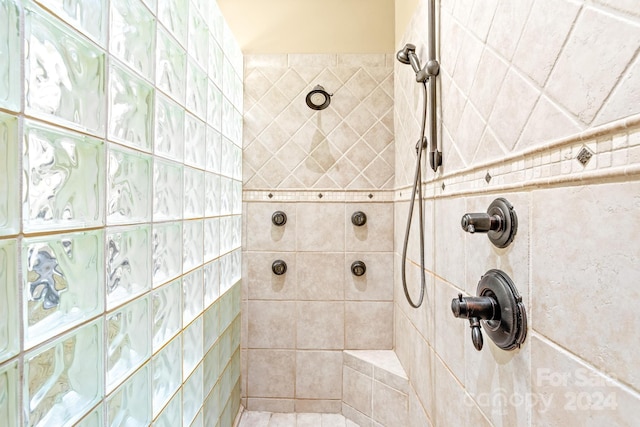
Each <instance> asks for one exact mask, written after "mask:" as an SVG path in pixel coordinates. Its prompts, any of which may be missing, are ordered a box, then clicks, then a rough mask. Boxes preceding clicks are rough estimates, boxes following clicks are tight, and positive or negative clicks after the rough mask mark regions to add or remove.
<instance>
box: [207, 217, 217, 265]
mask: <svg viewBox="0 0 640 427" xmlns="http://www.w3.org/2000/svg"><path fill="white" fill-rule="evenodd" d="M219 256H220V219H219V218H208V219H205V220H204V261H205V262H207V261H211V260H212V259H214V258H217V257H219Z"/></svg>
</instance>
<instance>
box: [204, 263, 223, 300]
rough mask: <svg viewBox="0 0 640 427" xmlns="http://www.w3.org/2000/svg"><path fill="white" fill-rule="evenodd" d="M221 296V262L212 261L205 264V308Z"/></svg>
mask: <svg viewBox="0 0 640 427" xmlns="http://www.w3.org/2000/svg"><path fill="white" fill-rule="evenodd" d="M219 296H220V262H219V261H218V260H215V261H211V262H210V263H208V264H206V265H205V266H204V308H205V309H207V308H208V307H209V306H211V304H213V303H214V302H215V301H216V300H217V299H218V297H219Z"/></svg>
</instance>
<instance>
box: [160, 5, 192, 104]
mask: <svg viewBox="0 0 640 427" xmlns="http://www.w3.org/2000/svg"><path fill="white" fill-rule="evenodd" d="M160 1H161V3H162V2H168V1H170V0H160ZM156 43H157V47H156V86H158V88H160V89H161V90H163V91H164V92H165V93H167V94H168V95H170V96H171V97H172V98H173V99H175V100H176V101H178V102H179V103H180V104H184V100H185V94H186V81H185V73H186V69H187V52H186V51H185V50H184V49H183V48H182V47H181V46H180V45H179V44H178V42H176V41H175V39H174V38H173V37H171V35H170V34H169V33H167V32H166V31H165V30H164V29H163V28H162V27H161V26H158V35H157V39H156Z"/></svg>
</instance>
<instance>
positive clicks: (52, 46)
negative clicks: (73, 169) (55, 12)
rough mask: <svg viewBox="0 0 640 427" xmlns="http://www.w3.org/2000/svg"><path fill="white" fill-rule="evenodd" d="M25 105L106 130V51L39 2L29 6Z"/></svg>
mask: <svg viewBox="0 0 640 427" xmlns="http://www.w3.org/2000/svg"><path fill="white" fill-rule="evenodd" d="M25 38H26V44H27V45H26V46H25V54H26V62H25V83H26V87H25V101H26V106H25V110H26V112H27V113H29V114H32V115H34V116H38V117H41V118H43V119H45V120H54V121H56V122H59V121H62V122H64V123H65V124H66V125H68V126H71V127H74V128H76V129H81V130H83V131H86V132H88V133H92V134H96V135H98V136H104V132H105V126H104V124H105V118H106V111H105V53H104V52H103V51H102V50H100V49H99V48H97V47H96V46H95V45H93V44H92V43H90V42H89V41H88V40H86V39H84V38H83V37H82V36H80V35H79V34H77V33H76V32H75V31H73V30H71V29H69V28H68V27H67V26H65V25H63V24H61V23H60V21H57V20H55V19H53V18H52V17H51V16H50V15H49V14H47V13H46V12H44V11H43V10H42V9H40V8H38V7H36V6H35V5H34V4H27V6H26V7H25Z"/></svg>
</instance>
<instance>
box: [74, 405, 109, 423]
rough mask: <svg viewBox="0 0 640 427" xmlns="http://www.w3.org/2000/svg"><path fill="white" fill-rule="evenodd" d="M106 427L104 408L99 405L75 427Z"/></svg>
mask: <svg viewBox="0 0 640 427" xmlns="http://www.w3.org/2000/svg"><path fill="white" fill-rule="evenodd" d="M102 426H104V406H103V405H102V404H100V405H98V407H97V408H96V409H94V410H93V411H91V412H90V413H89V415H87V416H86V417H84V418H83V419H82V420H81V421H80V422H79V423H78V424H76V425H75V427H102Z"/></svg>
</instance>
